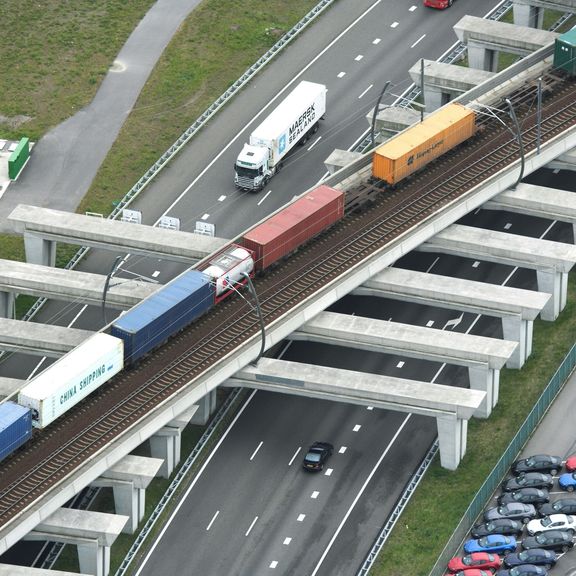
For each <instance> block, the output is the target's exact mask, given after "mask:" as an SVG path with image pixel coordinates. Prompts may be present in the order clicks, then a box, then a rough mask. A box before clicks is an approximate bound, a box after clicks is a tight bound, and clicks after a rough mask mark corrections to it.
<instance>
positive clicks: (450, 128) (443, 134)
mask: <svg viewBox="0 0 576 576" xmlns="http://www.w3.org/2000/svg"><path fill="white" fill-rule="evenodd" d="M475 118H476V114H475V113H474V111H473V110H470V109H468V108H465V107H464V106H462V105H461V104H448V105H447V106H444V107H443V108H441V109H440V110H438V112H436V113H434V114H432V115H431V116H429V117H428V118H426V120H424V121H423V122H420V123H419V124H416V125H414V126H412V127H411V128H408V129H407V130H405V131H404V132H402V133H401V134H398V136H395V137H394V138H392V139H391V140H389V141H388V142H386V143H384V144H382V146H379V147H378V148H377V149H376V150H375V151H374V155H373V157H372V175H373V176H375V177H376V178H380V180H384V181H385V182H387V183H388V184H396V183H397V182H400V180H402V179H403V178H406V177H407V176H410V174H412V173H413V172H416V171H417V170H420V168H422V167H424V166H426V164H428V162H431V161H432V160H434V159H435V158H438V157H439V156H441V155H442V154H444V153H445V152H448V151H449V150H451V149H452V148H454V146H457V145H458V144H460V143H461V142H464V140H467V139H468V138H470V137H471V136H473V135H474V132H475V131H476V124H475Z"/></svg>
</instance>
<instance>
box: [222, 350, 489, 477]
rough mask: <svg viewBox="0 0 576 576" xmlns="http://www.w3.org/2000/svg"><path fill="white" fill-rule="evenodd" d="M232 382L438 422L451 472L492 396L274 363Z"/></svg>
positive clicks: (442, 449)
mask: <svg viewBox="0 0 576 576" xmlns="http://www.w3.org/2000/svg"><path fill="white" fill-rule="evenodd" d="M229 383H230V385H232V386H245V387H249V388H257V389H263V390H270V391H274V392H285V393H289V394H296V395H299V396H306V397H312V398H322V399H324V400H333V401H339V402H348V403H351V404H360V405H362V406H375V407H378V408H384V409H387V410H394V411H398V412H409V413H414V414H423V415H425V416H431V417H433V418H436V419H437V421H438V432H439V437H440V461H441V464H442V466H444V467H445V468H448V469H450V470H455V469H456V468H457V467H458V464H459V463H460V460H461V458H462V456H463V455H464V453H465V451H466V435H465V432H464V433H463V430H465V429H466V422H467V420H469V419H470V418H471V417H472V415H473V414H474V413H475V412H476V411H477V410H478V408H479V406H480V405H481V404H482V402H483V401H484V398H485V396H486V395H485V393H484V392H480V391H478V390H466V389H464V388H456V387H451V386H442V385H439V384H431V383H429V382H418V381H415V380H405V379H402V378H393V377H390V376H379V375H375V374H368V373H365V372H354V371H351V370H340V369H337V368H328V367H325V366H313V365H311V364H300V363H297V362H286V361H284V360H273V359H270V358H261V359H260V360H259V361H258V366H246V367H245V368H243V369H242V370H240V372H238V373H237V374H235V375H234V377H232V378H231V379H230V380H229Z"/></svg>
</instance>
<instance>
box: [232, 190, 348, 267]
mask: <svg viewBox="0 0 576 576" xmlns="http://www.w3.org/2000/svg"><path fill="white" fill-rule="evenodd" d="M343 216H344V193H343V192H340V191H339V190H335V189H334V188H330V187H329V186H325V185H322V186H318V188H314V190H312V191H311V192H308V194H305V195H304V196H302V198H299V199H298V200H296V202H293V203H292V204H290V205H288V206H286V208H284V209H283V210H281V211H280V212H278V213H277V214H274V216H271V217H270V218H269V219H268V220H266V221H265V222H263V223H262V224H260V225H259V226H256V228H252V230H250V231H249V232H247V233H246V234H245V235H244V237H243V238H242V245H243V246H244V247H245V248H248V249H249V250H253V251H254V253H255V255H256V256H255V258H256V262H255V267H256V270H265V269H266V268H268V267H269V266H271V265H272V264H274V262H276V261H278V260H280V259H281V258H283V257H284V256H286V255H287V254H290V252H292V251H293V250H295V249H296V248H298V247H299V246H301V245H302V244H304V243H305V242H307V241H308V240H310V239H311V238H313V237H314V236H316V234H319V233H320V232H322V230H324V229H326V228H328V227H329V226H331V225H332V224H334V223H335V222H337V221H338V220H340V219H341V218H342V217H343Z"/></svg>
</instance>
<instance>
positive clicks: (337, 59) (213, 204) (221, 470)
mask: <svg viewBox="0 0 576 576" xmlns="http://www.w3.org/2000/svg"><path fill="white" fill-rule="evenodd" d="M478 4H479V3H475V2H471V1H469V0H468V1H466V0H460V1H459V2H457V3H456V4H455V5H454V6H453V8H451V9H450V10H449V11H446V12H435V11H429V10H424V9H423V8H422V7H421V6H420V4H419V3H418V6H417V7H416V9H415V10H411V8H412V5H411V3H398V2H393V1H388V2H367V1H357V2H356V1H355V2H348V3H342V2H341V3H339V4H337V5H336V6H335V7H333V8H332V9H331V10H329V11H328V12H327V13H326V15H325V16H323V18H322V19H321V21H320V22H318V23H317V24H315V25H314V26H313V27H312V28H311V29H310V30H308V31H307V32H306V33H305V34H304V35H303V37H302V39H301V40H299V41H298V42H297V43H296V44H294V45H293V46H291V47H290V48H289V49H288V50H287V52H285V53H284V54H283V55H282V56H281V57H280V58H279V59H278V60H277V61H276V62H275V64H273V65H272V66H271V67H270V68H269V69H268V70H266V71H265V72H263V73H262V74H261V75H259V77H258V78H257V79H256V81H255V82H254V83H253V85H252V86H251V87H249V88H247V89H246V90H244V91H243V92H242V93H241V94H240V96H239V97H238V98H237V99H236V101H235V102H233V103H232V104H231V105H230V106H229V107H228V108H227V109H225V110H224V112H223V113H222V114H221V115H220V116H219V117H218V118H217V119H216V120H215V122H214V123H212V125H211V126H209V127H208V128H207V129H206V130H204V131H203V133H202V135H201V137H200V138H201V140H200V139H198V141H197V142H194V143H193V144H192V145H191V146H190V147H189V148H188V149H187V150H186V151H185V152H183V153H182V154H180V156H179V157H178V158H177V160H176V162H175V163H174V165H173V166H172V167H170V168H169V169H168V170H166V171H165V173H163V174H162V175H161V176H160V178H159V179H158V180H157V181H156V182H155V183H154V184H153V185H152V186H151V187H150V188H149V189H148V192H147V193H146V195H145V197H143V198H142V199H139V200H138V202H137V204H136V205H135V207H136V208H139V209H141V210H142V211H143V214H144V217H145V221H147V222H148V223H153V222H154V221H155V220H156V218H157V217H158V216H159V215H160V214H161V213H163V212H167V213H168V214H169V215H173V216H179V217H180V218H181V220H182V222H183V229H185V230H191V229H193V228H194V222H195V221H196V220H200V219H202V218H203V217H204V216H205V215H208V216H207V217H206V218H204V221H209V222H212V223H214V224H215V226H216V234H217V235H219V236H224V237H232V236H234V235H235V234H237V233H238V232H240V231H241V230H243V229H245V228H246V227H247V226H249V225H250V224H251V223H253V222H254V221H256V220H258V219H260V218H262V217H264V216H265V215H266V214H268V213H270V212H271V211H273V210H274V209H276V208H277V207H279V206H281V205H282V204H283V203H284V202H286V201H287V200H289V199H290V198H292V196H293V195H294V194H296V193H299V192H301V191H303V190H305V189H306V188H309V187H310V186H312V185H314V183H316V182H317V181H318V180H319V179H320V178H321V176H322V175H323V173H324V168H323V164H322V162H323V160H324V159H325V158H326V157H327V156H328V155H329V153H330V152H331V151H332V149H334V148H348V147H350V146H351V144H352V143H353V142H355V141H356V140H357V139H358V138H359V137H360V136H361V134H362V133H363V132H364V131H365V130H366V128H367V126H368V124H367V122H366V120H365V118H364V116H365V114H366V113H367V112H368V110H369V109H370V108H371V106H373V103H374V99H375V98H376V96H377V95H378V91H379V89H380V88H379V87H380V86H382V85H383V83H384V82H386V81H387V80H391V81H392V83H393V84H394V85H395V86H394V87H393V88H391V89H390V90H391V91H393V92H394V93H399V92H401V91H402V90H403V89H404V88H405V87H407V85H408V84H409V80H408V75H407V72H406V71H407V69H408V68H409V67H410V66H412V64H414V62H416V60H417V59H418V58H420V57H422V56H425V57H426V58H436V57H438V56H439V55H440V54H441V53H442V52H444V51H445V50H446V49H447V48H448V44H449V42H447V38H455V37H454V35H453V32H452V31H451V26H452V25H453V24H454V23H455V22H456V21H457V20H458V19H459V18H460V17H461V16H462V15H464V14H465V13H470V14H474V15H483V14H484V13H485V12H486V11H487V10H488V9H489V8H490V7H491V6H492V5H493V4H495V2H494V3H490V4H489V5H487V4H488V3H482V4H483V6H482V8H481V9H480V8H479V7H478ZM414 6H416V3H414ZM367 9H371V10H370V12H367V13H366V15H365V16H364V17H363V18H362V19H360V20H357V22H356V23H355V24H354V26H353V27H351V28H350V29H349V30H347V31H346V29H347V26H348V24H349V23H350V22H354V20H355V19H357V18H358V17H359V16H360V15H361V13H362V11H363V10H367ZM396 22H397V23H398V24H397V25H396V26H394V24H395V23H396ZM345 31H346V32H345ZM340 32H343V34H340ZM344 32H345V33H344ZM333 40H336V41H335V42H334V43H333V44H331V42H332V41H333ZM377 40H378V42H377ZM360 57H361V58H360ZM399 63H401V64H399ZM342 73H344V75H343V76H341V74H342ZM299 79H307V80H313V81H319V82H324V83H326V84H327V86H328V89H329V92H328V98H329V100H328V102H329V113H328V114H327V116H326V120H325V122H324V124H323V126H322V127H321V129H320V131H319V132H318V135H317V136H318V137H320V138H321V139H320V140H312V141H311V142H310V143H309V145H308V148H310V149H302V150H299V151H298V152H297V153H295V154H293V155H292V157H291V159H290V162H288V163H287V166H286V167H285V169H284V171H283V172H282V173H280V174H279V175H278V176H277V177H275V178H274V179H273V180H272V181H271V183H270V184H271V186H270V187H269V188H268V189H266V190H265V191H263V192H262V193H261V194H259V195H250V194H246V193H239V192H237V191H235V190H234V186H233V183H232V175H233V172H232V164H233V161H234V159H235V157H236V155H237V153H238V151H239V149H240V148H241V146H242V142H243V141H245V140H247V135H248V133H249V131H250V129H251V127H253V126H254V125H255V123H256V122H258V120H259V119H261V118H262V117H263V114H264V113H266V103H267V102H269V101H271V100H272V99H273V97H274V96H275V95H276V94H282V93H284V94H285V93H286V90H287V89H289V87H290V86H293V85H294V83H295V82H296V81H298V80H299ZM388 103H389V102H388ZM258 111H262V115H261V116H259V117H258V119H256V120H254V119H255V117H256V115H257V113H258ZM200 142H202V146H199V144H200ZM205 168H208V169H207V170H205ZM477 217H480V218H481V219H482V218H486V219H490V222H491V221H492V220H491V219H492V218H495V220H496V221H498V218H496V217H495V215H493V213H488V214H487V215H486V216H484V213H482V212H481V213H480V214H479V215H478V216H477ZM471 218H473V217H472V216H471ZM533 220H534V219H529V221H528V222H527V223H524V224H518V225H517V224H516V222H517V221H518V222H523V221H524V220H523V219H522V218H518V220H516V217H515V219H514V222H515V225H514V231H515V230H516V229H517V228H516V226H518V229H519V230H529V231H530V234H531V235H532V234H534V235H539V234H540V233H541V232H543V230H545V228H543V229H541V228H536V227H535V226H534V222H533ZM467 223H471V221H470V222H468V221H467ZM494 225H498V224H494ZM542 226H544V223H542ZM561 229H562V227H559V230H561ZM567 233H568V232H566V230H564V231H563V232H562V231H560V232H559V234H560V236H561V237H563V236H565V235H566V234H567ZM113 258H114V256H113V255H111V254H104V253H100V252H93V253H91V255H90V256H89V257H88V259H87V260H86V262H85V263H84V265H83V266H82V268H81V269H82V270H87V271H100V272H102V273H106V272H107V271H109V269H110V267H111V265H112V262H113ZM456 260H457V259H451V258H444V257H443V258H441V259H439V260H435V259H434V257H433V256H432V255H429V254H426V255H410V256H408V257H406V259H404V261H402V262H401V263H399V265H402V266H407V267H410V266H414V267H417V268H418V269H431V270H432V271H434V272H437V273H443V274H452V275H462V277H473V278H475V279H480V278H482V279H483V280H485V281H497V279H498V281H503V280H505V279H506V278H507V276H508V274H509V270H506V269H505V268H506V267H498V266H488V265H486V266H484V265H482V266H480V267H471V266H470V263H469V262H458V261H456ZM123 269H124V272H123V274H124V275H131V274H139V275H143V276H145V277H155V278H156V279H157V280H159V281H160V282H165V281H167V280H168V279H169V278H171V277H173V276H174V275H175V274H177V273H178V272H179V271H181V269H182V268H181V267H180V266H178V265H175V264H167V263H165V262H157V261H154V260H151V259H141V258H134V257H131V258H130V259H129V260H128V263H127V265H126V266H123ZM156 272H158V274H156ZM518 276H519V277H520V280H517V279H516V278H517V277H516V276H515V277H514V280H513V282H519V283H520V284H521V285H523V287H525V286H526V285H529V284H530V282H531V281H532V282H533V277H532V279H531V278H530V274H528V273H526V274H524V273H522V274H519V275H518ZM513 285H516V284H513ZM359 300H366V301H364V302H361V301H359ZM368 300H369V299H352V298H350V299H345V300H344V301H343V302H341V303H339V305H338V309H339V310H340V308H341V309H342V310H343V309H347V310H349V311H353V312H354V313H356V314H365V315H370V316H372V317H383V318H393V319H394V320H398V321H403V322H411V323H417V324H419V325H424V324H426V323H427V322H429V321H433V322H434V326H435V327H442V326H444V325H445V324H446V322H447V321H448V320H450V319H452V316H454V314H453V313H450V312H449V311H441V310H430V309H426V310H423V309H422V307H412V306H399V305H398V304H397V303H386V302H383V301H376V302H374V301H368ZM81 309H82V307H81V306H79V305H75V306H72V305H70V306H62V305H58V304H50V306H49V307H47V309H46V310H45V311H43V313H42V315H41V316H40V320H41V321H48V320H50V321H52V322H56V323H58V324H62V325H67V324H70V323H73V325H74V326H76V327H79V328H95V327H99V326H101V325H102V323H103V320H102V314H101V311H100V310H99V309H95V308H88V309H87V310H86V311H83V313H82V314H81V315H79V312H80V311H81ZM112 315H113V313H112V311H109V318H108V319H109V320H110V318H111V317H112ZM473 322H474V333H478V334H483V335H496V334H497V333H498V328H497V327H496V326H495V323H494V322H490V321H489V320H484V319H483V320H481V321H478V322H476V321H475V319H474V318H464V319H463V321H462V323H461V325H460V326H459V327H458V330H459V331H466V330H467V329H469V328H470V326H471V325H472V323H473ZM284 358H285V359H291V360H295V359H298V361H302V362H315V363H322V364H325V365H333V366H339V367H355V369H364V370H370V371H374V372H376V373H382V374H384V373H386V374H392V375H400V374H401V375H402V376H404V377H418V378H419V379H425V378H429V379H430V380H433V379H435V378H436V379H435V381H437V382H439V383H452V384H455V385H466V373H465V371H463V370H461V369H456V368H450V369H444V370H440V366H437V365H434V364H432V363H426V364H418V363H416V362H414V361H410V362H406V363H405V364H403V365H402V366H399V359H397V358H392V357H385V356H378V355H369V354H362V353H360V352H357V351H350V350H346V353H343V350H338V353H336V354H335V353H334V349H331V348H329V347H323V346H320V345H311V344H297V345H296V344H295V345H293V346H291V347H290V348H288V349H287V350H286V351H285V354H284ZM26 363H29V359H27V360H25V361H24V362H23V361H22V358H21V357H20V358H18V357H14V358H13V359H12V360H11V361H9V362H6V363H4V365H3V366H2V375H5V376H12V377H23V376H21V375H25V374H26V371H27V370H28V368H27V367H26ZM402 423H404V424H403V428H401V430H400V434H399V435H396V434H397V432H398V431H399V427H400V426H402ZM357 426H360V428H358V429H356V430H355V428H356V427H357ZM434 437H435V425H434V422H433V421H431V420H428V419H426V418H421V417H410V418H409V419H407V420H406V416H405V415H401V414H393V413H390V412H384V411H378V410H367V409H365V408H364V409H362V408H358V407H354V406H346V405H338V404H333V403H328V402H320V401H312V400H303V399H297V398H289V397H282V396H279V395H274V394H264V393H258V394H256V395H255V396H254V398H253V399H252V401H251V402H250V403H249V404H248V406H247V407H246V409H245V410H244V412H243V414H242V415H241V417H240V418H239V419H238V421H237V422H236V424H235V425H234V428H233V429H232V431H231V433H230V434H229V435H228V436H227V437H226V439H225V441H224V442H223V443H222V445H221V446H220V448H219V449H218V451H216V453H215V455H214V457H213V458H212V460H211V461H210V464H209V466H208V467H207V468H206V470H205V471H204V473H203V474H202V476H200V478H199V479H198V483H197V485H196V486H195V487H194V489H193V490H192V491H191V492H190V496H189V497H188V498H187V499H186V500H185V501H184V502H183V504H182V507H181V508H180V511H179V515H178V516H177V517H176V518H175V519H174V521H173V523H172V524H171V525H170V528H169V529H168V532H167V534H166V536H165V537H164V538H162V539H161V540H160V543H159V548H158V549H157V552H158V553H157V554H155V555H154V556H153V557H152V558H150V560H149V561H148V562H147V564H146V565H145V566H144V569H143V571H142V572H141V573H142V574H153V573H158V572H160V571H164V572H165V573H167V574H172V573H182V574H197V573H210V574H248V573H249V574H260V573H268V571H269V570H270V569H271V565H272V564H273V563H274V562H277V563H278V564H276V565H275V566H276V572H275V573H284V574H290V573H295V570H297V573H310V574H350V573H351V572H352V571H353V569H354V568H355V567H357V566H358V564H359V563H360V562H361V560H362V559H363V557H364V555H365V553H366V550H367V545H368V544H369V543H370V541H371V539H373V537H374V536H375V534H376V533H377V531H378V530H379V528H380V526H381V525H382V523H383V521H384V519H385V518H386V516H387V515H388V513H389V511H390V508H391V506H392V505H393V503H394V502H395V500H396V498H397V496H398V494H399V493H400V491H401V490H402V487H403V486H404V484H405V482H406V481H407V479H408V478H409V476H410V475H411V473H412V472H413V470H414V467H415V466H416V465H417V464H418V462H419V461H420V460H421V458H422V456H423V455H424V453H425V452H426V451H427V449H428V448H429V446H430V444H431V443H432V441H433V439H434ZM317 439H319V440H328V441H330V442H332V443H333V444H334V445H335V446H336V452H337V453H336V454H335V455H334V456H333V459H332V461H331V463H330V467H331V468H332V469H333V472H332V474H331V475H330V476H326V475H324V474H321V475H316V476H314V475H310V474H306V473H304V472H303V471H302V470H301V469H300V464H299V462H300V458H301V451H302V450H304V449H305V448H306V445H307V444H308V443H309V442H311V441H314V440H317ZM260 442H262V444H261V445H260ZM258 446H260V448H259V449H258V451H257V452H256V454H254V453H255V451H256V449H257V448H258ZM343 447H346V451H344V452H343V453H339V451H340V450H341V449H342V448H343ZM298 449H300V452H299V453H298V455H296V451H297V450H298ZM253 455H254V457H253V458H252V460H251V459H250V458H251V457H252V456H253ZM295 455H296V456H295ZM293 457H295V459H294V460H293V461H292V463H291V464H290V462H291V459H292V458H293ZM316 492H318V494H317V495H316V496H315V497H314V496H313V495H314V494H315V493H316ZM352 504H355V505H354V507H352ZM300 514H305V518H303V519H302V521H299V516H300ZM255 519H256V520H255ZM344 520H346V522H343V521H344ZM247 533H248V534H247ZM175 535H178V536H180V535H182V536H183V538H182V540H176V537H175ZM288 538H291V540H290V541H289V542H287V539H288ZM215 566H216V567H218V568H217V569H215Z"/></svg>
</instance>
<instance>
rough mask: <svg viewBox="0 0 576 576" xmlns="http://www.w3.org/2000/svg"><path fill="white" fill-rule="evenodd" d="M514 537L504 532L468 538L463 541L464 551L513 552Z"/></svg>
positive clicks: (515, 544) (514, 548)
mask: <svg viewBox="0 0 576 576" xmlns="http://www.w3.org/2000/svg"><path fill="white" fill-rule="evenodd" d="M517 545H518V543H517V542H516V538H514V536H505V535H504V534H488V536H483V537H482V538H478V539H473V540H468V541H467V542H465V543H464V552H466V554H471V553H472V552H513V551H514V550H516V546H517Z"/></svg>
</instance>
